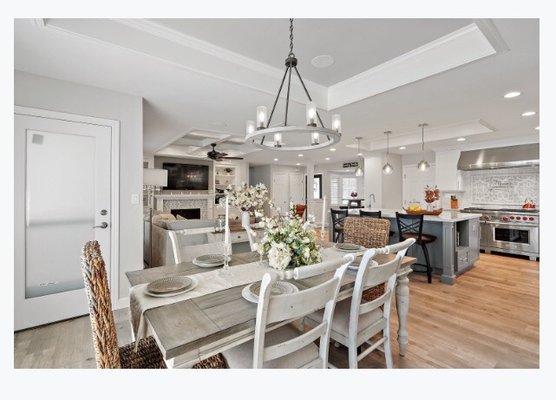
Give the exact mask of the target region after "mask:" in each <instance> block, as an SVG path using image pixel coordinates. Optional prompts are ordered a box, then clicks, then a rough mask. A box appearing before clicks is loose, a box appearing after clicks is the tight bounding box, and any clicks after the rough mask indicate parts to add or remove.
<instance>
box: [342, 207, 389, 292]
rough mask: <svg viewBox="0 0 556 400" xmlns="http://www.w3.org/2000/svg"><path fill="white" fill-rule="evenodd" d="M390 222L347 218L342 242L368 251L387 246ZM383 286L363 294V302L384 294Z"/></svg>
mask: <svg viewBox="0 0 556 400" xmlns="http://www.w3.org/2000/svg"><path fill="white" fill-rule="evenodd" d="M389 237H390V221H389V220H387V219H378V218H360V217H348V218H346V220H345V222H344V242H347V243H354V244H358V245H360V246H365V247H366V248H368V249H371V248H380V247H385V246H387V245H388V240H389ZM384 290H385V285H384V284H383V283H381V284H380V285H377V286H374V287H372V288H369V289H366V290H365V291H364V292H363V296H362V299H363V300H364V301H373V300H374V299H376V298H378V297H380V296H382V295H383V294H384Z"/></svg>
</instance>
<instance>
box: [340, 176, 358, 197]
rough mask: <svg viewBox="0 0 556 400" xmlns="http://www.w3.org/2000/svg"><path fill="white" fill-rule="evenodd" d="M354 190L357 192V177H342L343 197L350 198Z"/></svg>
mask: <svg viewBox="0 0 556 400" xmlns="http://www.w3.org/2000/svg"><path fill="white" fill-rule="evenodd" d="M352 192H357V178H351V177H350V178H342V199H349V198H350V197H351V193H352Z"/></svg>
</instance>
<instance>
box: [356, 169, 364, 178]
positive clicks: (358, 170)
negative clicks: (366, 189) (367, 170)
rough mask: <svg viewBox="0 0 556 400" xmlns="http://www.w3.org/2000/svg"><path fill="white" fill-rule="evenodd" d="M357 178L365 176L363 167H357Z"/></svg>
mask: <svg viewBox="0 0 556 400" xmlns="http://www.w3.org/2000/svg"><path fill="white" fill-rule="evenodd" d="M355 176H363V169H362V168H361V167H357V169H356V170H355Z"/></svg>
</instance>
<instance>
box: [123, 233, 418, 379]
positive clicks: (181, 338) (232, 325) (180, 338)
mask: <svg viewBox="0 0 556 400" xmlns="http://www.w3.org/2000/svg"><path fill="white" fill-rule="evenodd" d="M321 245H322V246H323V247H325V248H331V247H332V246H333V245H334V244H333V243H329V242H326V243H322V244H321ZM394 257H395V255H394V254H377V255H376V256H375V257H374V260H375V261H376V262H377V263H378V264H379V265H380V264H383V263H385V262H387V261H389V260H391V259H393V258H394ZM256 262H260V256H259V254H258V253H256V252H247V253H239V254H232V255H231V260H230V261H229V269H228V270H227V271H223V270H222V267H218V268H200V267H198V266H196V265H194V264H193V263H192V262H182V263H179V264H174V265H165V266H160V267H154V268H148V269H142V270H137V271H130V272H126V276H127V279H128V280H129V284H130V292H131V293H133V291H134V288H135V289H137V288H139V287H143V286H144V285H145V284H148V283H150V282H153V281H155V280H158V279H161V278H167V277H176V276H189V277H195V276H196V275H197V276H199V277H200V276H201V275H200V274H204V273H207V272H208V271H211V270H219V272H218V274H219V279H220V278H223V279H226V273H228V274H233V273H234V272H233V271H234V269H235V268H237V267H240V268H238V271H239V270H240V269H241V268H242V266H246V265H249V264H251V263H256ZM415 262H416V259H415V258H414V257H408V256H405V257H404V258H403V259H402V262H401V266H400V268H399V270H398V273H397V285H396V290H395V294H396V295H395V298H396V313H397V317H398V331H397V340H398V344H399V354H400V355H401V356H403V355H405V353H406V350H407V345H408V341H409V339H408V332H407V315H408V312H409V278H408V275H409V274H410V273H411V272H412V269H411V266H412V265H413V264H414V263H415ZM221 272H222V273H221ZM333 273H334V272H333V271H331V272H326V273H324V274H319V275H316V276H311V277H309V278H305V279H299V280H293V279H292V280H290V282H292V283H293V284H295V285H296V286H297V287H298V288H299V289H300V290H303V289H307V288H310V287H313V286H316V285H318V284H320V283H322V282H324V281H326V280H328V279H330V278H331V276H332V275H333ZM198 274H199V275H198ZM355 277H356V272H354V271H351V270H348V271H347V272H346V274H345V275H344V279H343V280H342V284H341V287H340V291H339V294H338V299H337V301H341V300H344V299H347V298H349V297H351V295H352V293H353V285H354V281H355ZM138 285H142V286H138ZM245 286H246V285H245V284H242V285H238V286H233V287H229V288H225V289H223V290H218V291H215V292H212V293H208V294H203V295H200V296H198V297H193V298H188V299H186V300H183V301H177V302H171V303H168V304H165V303H163V304H161V305H160V306H156V307H153V308H148V309H146V310H144V312H142V318H143V319H144V324H145V325H146V326H145V329H146V331H147V332H148V335H152V336H153V337H154V339H155V341H156V343H157V344H158V346H159V348H160V351H161V353H162V356H163V357H164V360H165V362H166V365H167V366H168V368H190V367H192V366H193V365H194V364H196V363H198V362H199V361H202V360H204V359H207V358H209V357H211V356H214V355H216V354H218V353H221V352H222V351H225V350H227V349H230V348H233V347H235V346H238V345H240V344H242V343H244V342H246V341H249V340H251V339H253V337H254V332H255V319H256V310H257V304H256V303H253V302H250V301H248V300H246V299H244V297H243V296H242V290H243V289H244V287H245ZM131 301H132V296H131V295H130V302H131ZM131 308H132V309H133V306H132V307H131ZM132 314H133V312H132ZM132 316H133V315H132ZM289 322H291V321H284V322H283V323H280V324H274V325H273V326H272V327H269V329H273V328H276V327H278V326H280V325H283V324H285V323H289Z"/></svg>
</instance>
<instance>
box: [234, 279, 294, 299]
mask: <svg viewBox="0 0 556 400" xmlns="http://www.w3.org/2000/svg"><path fill="white" fill-rule="evenodd" d="M260 290H261V282H254V283H251V284H250V285H247V286H245V287H244V288H243V290H242V291H241V295H242V296H243V298H244V299H245V300H247V301H250V302H252V303H258V302H259V291H260ZM298 291H299V289H298V288H297V286H295V285H294V284H292V283H290V282H284V281H276V282H274V284H273V285H272V289H271V292H270V293H271V295H272V296H279V295H282V294H291V293H296V292H298Z"/></svg>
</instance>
